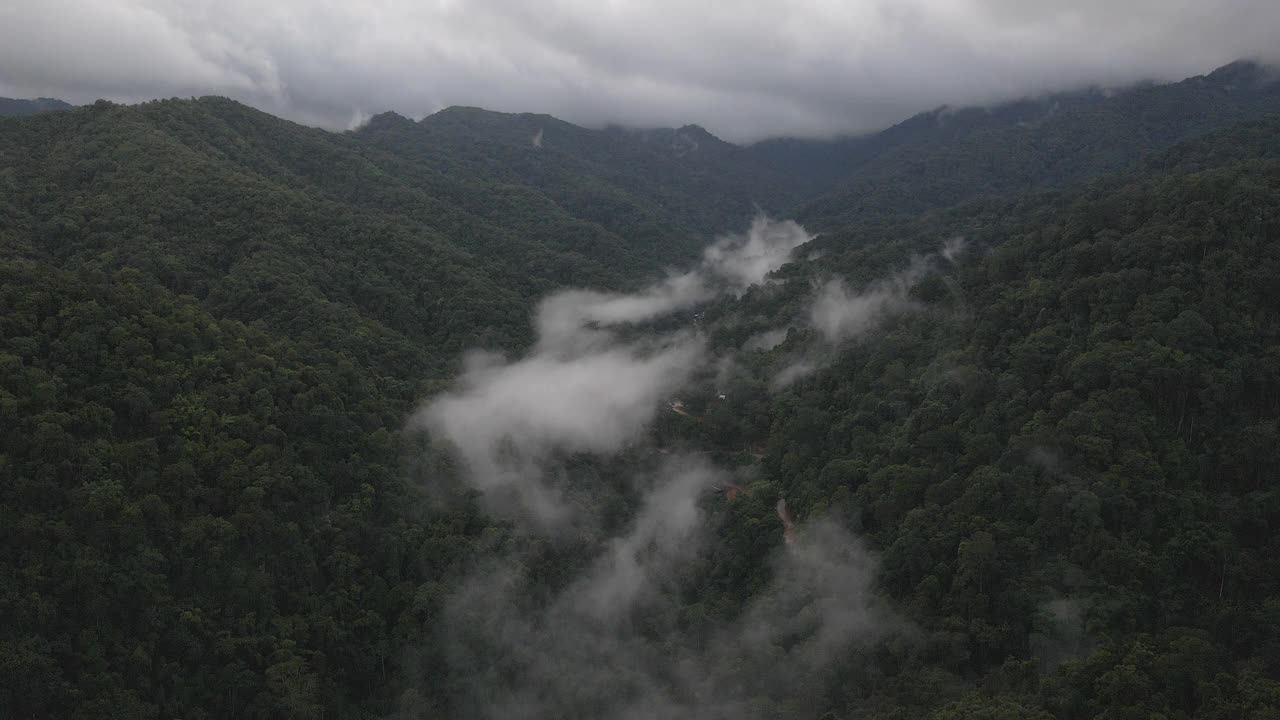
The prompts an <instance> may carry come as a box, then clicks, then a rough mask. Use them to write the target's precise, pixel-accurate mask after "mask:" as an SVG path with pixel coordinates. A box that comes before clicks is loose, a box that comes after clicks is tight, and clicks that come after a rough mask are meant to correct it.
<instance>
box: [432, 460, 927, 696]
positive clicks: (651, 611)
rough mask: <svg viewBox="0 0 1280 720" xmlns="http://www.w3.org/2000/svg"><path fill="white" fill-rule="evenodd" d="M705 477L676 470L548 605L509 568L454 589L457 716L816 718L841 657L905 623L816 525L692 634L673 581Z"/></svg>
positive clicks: (851, 548) (841, 543)
mask: <svg viewBox="0 0 1280 720" xmlns="http://www.w3.org/2000/svg"><path fill="white" fill-rule="evenodd" d="M695 467H696V466H695ZM685 472H688V471H685ZM693 472H694V473H698V472H703V473H711V472H715V471H711V470H707V469H705V468H704V469H702V470H694V471H693ZM707 481H708V479H707V478H706V477H696V476H695V477H692V478H690V477H689V476H687V475H685V474H684V473H682V472H676V473H675V474H673V475H672V476H671V477H670V478H669V479H668V480H666V481H665V482H664V483H663V484H661V485H660V486H659V490H658V494H657V496H658V497H659V498H660V499H657V500H653V499H651V502H650V503H649V504H648V505H647V506H646V508H645V510H644V511H642V512H641V514H640V517H639V519H638V520H637V522H636V524H635V526H634V528H633V529H632V530H631V531H630V532H629V533H628V534H627V535H626V536H624V537H622V538H619V539H618V540H616V541H614V542H613V543H612V544H611V545H610V547H609V548H608V549H607V550H606V551H605V552H604V553H602V555H601V556H600V557H599V558H598V559H597V561H596V562H595V563H594V564H593V565H592V567H591V569H590V570H589V571H588V572H587V573H586V574H585V575H584V576H583V577H582V578H580V579H579V580H578V581H577V582H575V583H573V584H571V585H570V586H569V587H567V588H566V589H565V590H564V591H563V592H561V593H559V594H558V595H556V596H555V597H554V598H553V599H552V600H551V601H550V602H548V603H547V604H546V605H543V606H537V607H529V606H528V604H527V603H525V602H522V600H521V592H522V591H521V587H522V584H521V580H522V578H521V577H518V576H515V575H513V574H512V569H511V567H510V566H504V567H502V568H499V569H495V570H493V571H492V572H490V573H488V574H484V575H481V576H478V577H476V578H474V579H473V582H472V583H471V584H470V585H469V586H468V587H467V588H466V589H465V590H464V591H462V592H460V593H459V594H457V595H456V596H455V597H454V598H453V602H452V603H451V604H450V605H449V608H448V610H447V615H448V623H447V624H448V627H450V628H453V629H454V630H453V632H451V633H450V636H449V640H448V642H449V649H450V653H451V661H452V663H453V664H454V666H455V667H456V668H459V669H464V670H465V671H466V673H467V677H468V681H467V683H466V697H464V698H461V699H460V700H459V702H460V704H461V707H462V710H463V711H464V712H465V713H466V715H467V716H468V717H484V718H492V719H494V720H511V719H515V718H522V719H526V720H542V719H544V718H545V719H550V718H562V717H601V718H604V717H608V718H630V719H633V720H658V719H663V720H666V719H671V720H721V719H723V720H730V719H731V718H732V719H735V720H736V719H738V718H745V719H747V720H751V719H754V718H761V719H763V718H767V717H775V716H777V714H778V713H779V711H781V710H784V709H785V710H786V711H789V712H793V713H794V712H801V713H803V712H805V711H810V712H811V711H812V710H813V709H814V708H815V707H817V706H818V705H820V703H821V702H822V699H823V698H822V695H821V692H822V688H823V686H824V683H825V682H826V680H827V679H828V677H829V673H830V671H831V669H832V667H833V665H834V664H835V663H836V662H838V661H839V660H841V659H843V658H845V657H848V655H849V654H850V653H852V652H857V651H858V650H859V649H861V648H866V647H868V646H870V645H872V644H874V643H875V642H877V641H879V640H881V639H883V638H885V637H886V636H887V635H889V634H891V633H894V632H897V631H899V630H901V629H902V628H903V625H902V623H901V621H900V620H898V619H897V618H896V616H895V615H894V614H893V613H892V612H890V611H889V610H888V609H887V608H885V607H884V606H883V604H882V602H881V601H880V600H879V598H878V597H877V596H876V594H875V593H874V589H873V588H874V578H875V570H876V568H875V561H874V559H873V558H872V557H871V556H870V555H869V554H868V553H867V551H866V550H865V549H864V548H863V547H862V545H861V543H859V542H858V541H857V540H856V539H854V538H853V537H851V536H850V535H849V534H848V533H846V532H845V531H844V530H842V529H841V528H839V527H838V526H837V525H836V524H835V523H833V522H831V521H829V520H819V521H817V522H814V523H812V524H810V525H806V526H801V527H800V528H799V529H798V530H797V532H796V533H795V538H794V540H792V541H791V542H789V543H787V544H785V545H783V544H781V543H779V545H778V548H777V551H776V554H775V556H774V558H773V561H772V580H771V581H770V582H769V584H768V586H767V587H765V588H764V589H763V590H762V591H760V592H759V593H758V594H757V595H756V596H755V598H754V600H753V601H752V602H751V604H750V605H749V606H748V607H747V608H746V610H745V611H744V612H743V613H742V614H741V615H739V616H738V617H737V618H736V619H735V620H733V621H732V622H729V623H727V624H726V625H724V626H723V627H720V628H718V629H716V630H714V631H712V632H711V633H710V634H709V635H705V636H690V635H687V634H686V633H685V632H684V631H683V630H682V629H681V627H680V624H679V622H678V619H677V618H678V602H677V600H676V596H675V594H674V593H673V592H672V588H671V587H670V585H671V584H672V583H673V579H674V578H676V577H678V576H679V574H680V573H681V572H682V571H684V570H685V569H686V568H687V567H688V565H689V564H690V560H691V559H692V558H693V557H694V556H695V555H696V553H697V550H698V548H699V547H701V540H702V537H701V536H702V535H703V534H704V533H705V532H706V530H707V528H706V526H705V522H706V518H704V517H703V516H702V514H701V513H700V512H699V511H698V510H697V507H696V505H695V504H693V503H692V502H691V499H692V498H691V497H690V491H691V490H695V489H696V488H697V487H699V486H700V485H703V483H705V482H707ZM672 508H675V509H677V512H676V513H675V517H674V519H672V518H671V517H670V516H667V515H666V513H668V512H669V511H670V510H671V509H672ZM654 510H661V512H660V513H658V515H657V516H658V517H663V519H662V520H661V521H659V522H655V521H654V520H653V518H654V517H655V514H654V512H653V511H654ZM780 535H781V531H779V537H778V538H777V539H778V540H779V541H780V540H781V537H780ZM485 658H497V659H498V660H497V661H496V662H486V661H485V660H484V659H485Z"/></svg>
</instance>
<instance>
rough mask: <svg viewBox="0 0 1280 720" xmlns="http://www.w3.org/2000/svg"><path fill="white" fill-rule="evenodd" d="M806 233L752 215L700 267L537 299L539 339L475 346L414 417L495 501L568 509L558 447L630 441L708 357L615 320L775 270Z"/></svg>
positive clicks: (645, 314) (541, 510)
mask: <svg viewBox="0 0 1280 720" xmlns="http://www.w3.org/2000/svg"><path fill="white" fill-rule="evenodd" d="M810 237H811V236H810V235H809V234H808V233H806V232H805V231H804V228H802V227H800V226H799V225H797V224H796V223H794V222H791V221H781V222H779V221H774V220H770V219H768V218H764V217H758V218H756V219H755V220H754V221H753V222H752V224H751V227H750V229H749V230H748V231H747V232H746V233H744V234H741V235H728V236H725V237H722V238H720V239H718V240H717V241H716V242H715V243H714V244H712V245H711V246H710V247H709V248H707V250H706V252H705V254H704V257H703V259H702V262H701V263H700V264H699V266H698V267H697V268H695V269H694V270H691V271H689V272H686V273H681V274H672V275H671V276H669V277H668V278H666V279H665V280H663V281H661V282H658V283H655V284H653V285H651V286H650V287H648V288H645V289H643V290H641V291H638V292H635V293H606V292H597V291H590V290H568V291H564V292H561V293H557V294H555V295H552V296H551V297H548V298H547V299H545V300H544V301H542V303H541V304H540V305H539V306H538V310H537V312H536V314H535V317H534V325H535V327H536V329H537V331H538V340H537V342H536V344H535V345H534V347H533V348H532V350H531V351H530V352H529V353H528V354H527V355H525V356H524V357H522V358H518V359H515V360H507V359H505V358H503V357H500V356H496V355H493V354H490V353H483V352H473V353H472V354H471V355H470V356H469V357H468V359H467V362H466V365H465V368H464V371H463V372H462V374H461V376H460V377H459V378H458V380H457V381H456V383H455V386H454V387H453V389H451V390H450V391H449V392H446V393H444V394H442V395H441V396H439V397H437V398H434V399H433V400H432V401H431V402H430V403H429V404H428V405H427V406H426V407H425V408H424V409H423V410H422V412H421V413H420V414H419V415H418V418H417V422H418V423H419V424H420V425H421V426H424V427H426V428H427V429H428V430H429V431H430V432H431V434H432V436H433V437H434V438H435V439H437V440H438V441H441V442H443V443H445V444H447V445H449V446H450V447H452V448H453V449H454V450H455V451H456V452H457V454H458V456H459V458H460V459H461V461H462V465H463V467H464V470H465V472H464V475H465V477H466V479H467V480H468V481H469V482H471V483H472V484H473V486H475V487H476V488H477V489H479V490H481V491H482V492H484V493H485V494H486V496H487V497H488V499H489V500H490V501H491V502H495V503H499V504H507V505H515V506H518V509H519V510H521V511H522V512H527V513H529V514H530V515H531V516H532V517H533V518H535V519H536V520H538V521H539V522H541V523H544V524H545V523H552V522H555V521H557V520H560V519H563V516H564V514H565V513H566V512H568V510H567V508H566V506H565V504H564V503H563V501H562V499H561V497H560V493H559V491H558V489H557V488H556V487H555V483H554V474H552V473H549V472H547V466H548V464H549V463H551V462H552V461H554V459H556V458H557V457H560V456H562V455H564V454H566V453H580V452H585V453H592V454H596V455H609V454H612V453H616V452H618V451H620V450H622V449H623V448H625V447H626V446H627V445H628V444H630V443H632V442H634V441H635V440H636V439H637V438H639V437H640V436H641V434H642V431H643V430H644V428H645V427H646V425H647V424H648V423H649V422H651V421H652V419H653V417H654V415H655V414H656V412H657V411H658V409H659V404H660V400H661V399H662V398H664V397H669V396H671V395H672V393H674V392H675V391H676V390H678V389H679V388H680V387H681V386H683V385H684V384H685V383H686V382H687V381H688V380H689V378H690V377H691V376H692V374H693V373H694V372H695V371H696V370H698V369H699V368H700V367H702V366H703V365H704V363H706V362H707V361H708V358H707V357H706V353H705V340H704V339H703V338H702V336H700V335H699V334H697V333H696V332H693V331H690V330H678V331H675V332H665V333H653V332H632V333H628V334H622V333H620V332H619V331H620V329H622V328H624V327H627V326H630V327H633V328H634V327H642V326H643V325H644V324H645V323H649V322H652V321H654V320H656V319H658V318H661V317H664V316H668V315H670V314H672V313H675V312H678V311H681V310H687V309H690V308H692V307H694V306H696V305H698V304H699V303H703V302H706V301H708V300H710V299H712V298H714V297H716V296H717V295H720V294H725V293H738V292H741V291H743V290H745V289H746V288H748V287H750V286H751V285H753V284H756V283H759V282H762V281H763V280H764V279H765V277H766V276H767V275H768V274H769V273H770V272H772V271H773V270H776V269H778V268H779V267H781V266H782V265H783V264H784V263H785V262H786V261H787V259H788V258H789V257H790V253H791V251H792V250H794V249H795V248H796V247H798V246H799V245H801V244H803V243H805V242H807V241H808V240H809V239H810Z"/></svg>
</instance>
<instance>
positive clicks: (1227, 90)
mask: <svg viewBox="0 0 1280 720" xmlns="http://www.w3.org/2000/svg"><path fill="white" fill-rule="evenodd" d="M1274 112H1280V75H1277V74H1276V72H1275V71H1274V70H1273V69H1271V68H1267V67H1264V66H1261V65H1258V64H1255V63H1248V62H1239V63H1233V64H1231V65H1228V66H1225V67H1223V68H1220V69H1218V70H1216V71H1214V72H1213V73H1210V74H1209V75H1205V76H1200V77H1194V78H1188V79H1187V80H1184V81H1182V82H1179V83H1173V84H1169V85H1150V86H1141V87H1137V88H1133V89H1129V90H1126V91H1122V92H1103V91H1100V90H1091V91H1083V92H1078V93H1066V94H1057V95H1050V96H1047V97H1044V98H1040V99H1032V100H1025V101H1021V102H1016V103H1011V104H1006V105H1001V106H997V107H993V108H945V107H944V108H939V109H938V110H935V111H933V112H929V113H924V114H921V115H917V116H915V117H913V118H911V119H909V120H907V121H905V122H903V123H900V124H899V125H896V126H894V127H892V128H889V129H887V130H885V131H883V132H881V133H879V134H877V135H875V136H873V137H871V138H867V139H865V140H864V141H863V142H861V143H860V144H859V145H858V146H857V147H858V150H857V156H856V157H855V158H854V160H853V162H852V164H851V165H850V166H849V167H848V168H847V169H846V172H845V173H844V175H843V177H842V178H841V179H840V180H839V185H838V187H837V188H835V189H833V190H832V191H831V192H829V193H826V194H825V195H824V196H822V197H820V198H818V199H816V200H813V201H811V202H810V203H808V204H807V205H806V206H805V207H804V208H803V209H801V210H799V211H798V212H797V217H798V218H800V219H801V220H803V221H804V222H806V223H809V224H811V225H813V226H815V228H816V229H820V230H826V229H831V228H836V227H842V226H850V225H857V224H864V223H867V222H871V221H879V220H881V219H884V218H892V217H895V216H901V215H903V214H910V213H917V212H920V211H923V210H926V209H928V208H932V207H942V206H946V205H951V204H954V203H957V202H960V201H962V200H965V199H968V198H971V197H974V196H977V195H982V194H998V193H1009V192H1028V191H1033V190H1036V189H1040V188H1046V187H1061V186H1063V185H1066V184H1069V183H1072V182H1077V181H1080V180H1083V179H1086V178H1089V177H1093V176H1097V175H1102V174H1105V173H1111V172H1117V171H1120V170H1123V169H1125V168H1126V167H1128V166H1129V165H1131V164H1132V163H1134V162H1136V161H1137V160H1138V159H1139V158H1141V157H1143V156H1144V155H1147V154H1149V153H1152V152H1156V151H1159V150H1162V149H1164V148H1167V147H1169V146H1170V145H1173V144H1175V143H1177V142H1180V141H1182V140H1186V139H1190V138H1192V137H1195V136H1197V135H1200V134H1203V133H1206V132H1210V131H1212V130H1215V129H1218V128H1222V127H1226V126H1228V125H1230V124H1232V123H1235V122H1238V121H1241V120H1247V119H1248V118H1251V117H1256V116H1258V115H1259V114H1265V113H1274Z"/></svg>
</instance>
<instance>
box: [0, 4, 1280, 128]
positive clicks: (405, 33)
mask: <svg viewBox="0 0 1280 720" xmlns="http://www.w3.org/2000/svg"><path fill="white" fill-rule="evenodd" d="M1278 33H1280V2H1276V0H1218V1H1216V2H1204V0H1073V1H1072V2H1062V1H1061V0H830V1H826V0H808V1H806V2H798V1H795V0H760V1H759V2H752V3H687V2H677V1H675V0H651V1H646V2H640V1H639V0H617V1H616V2H604V3H602V2H598V1H595V0H539V1H538V2H532V1H531V0H473V1H470V2H468V1H465V0H367V1H366V2H359V3H354V2H331V1H324V2H311V1H308V0H272V1H271V2H266V3H262V2H256V1H254V2H251V1H250V0H0V95H8V96H17V97H31V96H36V95H44V96H54V97H60V98H62V99H65V100H68V101H71V102H89V101H91V100H93V99H95V98H98V97H106V98H108V99H113V100H117V101H137V100H142V99H148V98H153V97H169V96H189V95H205V94H221V95H229V96H232V97H235V98H237V99H240V100H243V101H245V102H248V103H250V104H253V105H256V106H258V107H260V108H262V109H264V110H267V111H269V112H273V113H276V114H280V115H283V116H286V117H289V118H292V119H294V120H298V121H300V122H305V123H309V124H318V125H323V126H326V127H331V128H340V127H345V126H347V125H348V124H350V123H351V121H352V118H355V117H360V116H365V115H367V114H370V113H374V112H379V111H382V110H395V111H398V112H400V113H401V114H404V115H409V116H415V117H420V116H422V115H426V114H429V113H431V112H435V111H437V110H440V109H442V108H444V107H447V106H450V105H476V106H481V107H485V108H489V109H492V110H503V111H512V112H517V111H518V112H546V113H551V114H554V115H556V116H558V117H561V118H564V119H566V120H570V121H573V122H577V123H580V124H585V125H598V124H602V123H607V122H617V123H621V124H625V125H634V126H675V125H680V124H684V123H690V122H694V123H700V124H702V125H705V126H706V127H708V128H709V129H711V130H712V131H713V132H715V133H717V134H719V135H721V136H723V137H725V138H727V139H731V140H737V141H745V140H752V139H756V138H760V137H764V136H770V135H779V134H791V135H828V134H832V133H837V132H856V131H862V130H868V129H874V128H878V127H883V126H885V125H888V124H891V123H893V122H895V121H897V120H900V119H902V118H904V117H906V116H909V115H911V114H913V113H914V112H917V111H920V110H926V109H930V108H933V107H936V106H938V105H940V104H953V105H960V104H981V103H987V102H992V101H998V100H1004V99H1011V98H1015V97H1019V96H1023V95H1027V94H1036V93H1039V92H1043V91H1046V90H1058V89H1068V88H1072V87H1079V86H1083V85H1089V84H1098V85H1103V86H1115V85H1121V84H1125V83H1129V82H1132V81H1136V80H1141V79H1156V80H1173V79H1179V78H1182V77H1185V76H1188V75H1195V74H1201V73H1205V72H1208V71H1210V70H1212V69H1213V68H1215V67H1217V66H1219V65H1222V64H1224V63H1227V62H1230V61H1232V60H1235V59H1239V58H1261V59H1265V60H1275V59H1277V55H1280V48H1277V44H1276V43H1275V41H1274V39H1275V37H1276V36H1277V34H1278ZM1268 54H1269V55H1268Z"/></svg>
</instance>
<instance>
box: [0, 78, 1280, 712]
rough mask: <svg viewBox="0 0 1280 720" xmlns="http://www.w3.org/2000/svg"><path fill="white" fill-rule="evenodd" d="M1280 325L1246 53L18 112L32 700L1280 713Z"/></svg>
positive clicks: (263, 707) (43, 704) (10, 641)
mask: <svg viewBox="0 0 1280 720" xmlns="http://www.w3.org/2000/svg"><path fill="white" fill-rule="evenodd" d="M6 102H7V101H6ZM5 107H7V105H6V106H5ZM0 114H17V113H9V112H8V111H7V110H6V111H5V112H0ZM757 216H761V217H758V218H757V219H756V220H755V221H754V222H753V220H752V218H753V217H757ZM763 216H772V217H774V218H784V217H795V218H796V219H797V220H798V221H799V222H800V223H802V225H796V224H794V223H787V222H781V221H776V220H770V219H768V218H767V217H763ZM568 289H575V291H573V292H568V293H566V292H565V291H566V290H568ZM1278 302H1280V83H1277V82H1276V81H1275V76H1274V75H1272V74H1268V72H1266V71H1264V70H1263V69H1261V68H1259V67H1257V66H1255V65H1251V64H1247V63H1237V64H1233V65H1230V66H1227V67H1225V68H1222V69H1220V70H1218V71H1216V72H1214V73H1212V74H1210V75H1207V76H1204V77H1199V78H1192V79H1189V80H1186V81H1184V82H1181V83H1175V84H1171V85H1159V86H1145V87H1140V88H1134V89H1131V90H1128V91H1124V92H1120V93H1101V92H1080V93H1073V94H1067V95H1060V96H1051V97H1048V98H1040V99H1032V100H1027V101H1024V102H1020V103H1015V104H1012V105H1008V106H1002V107H998V108H986V109H940V110H938V111H936V112H932V113H926V114H923V115H920V116H917V117H915V118H912V119H910V120H908V121H906V122H904V123H902V124H900V125H898V126H895V127H893V128H890V129H888V130H886V131H884V132H881V133H877V134H874V135H870V136H865V137H858V138H841V139H836V140H831V141H823V142H819V141H796V140H777V141H767V142H764V143H759V144H756V145H751V146H745V147H742V146H736V145H732V144H729V143H725V142H722V141H720V140H718V139H717V138H715V137H714V136H712V135H711V134H710V133H707V132H706V131H705V130H703V129H701V128H698V127H696V126H686V127H683V128H679V129H668V130H645V131H637V130H628V129H621V128H607V129H603V130H589V129H584V128H580V127H577V126H574V125H571V124H568V123H564V122H562V121H559V120H556V119H555V118H552V117H549V116H545V115H507V114H501V113H492V112H487V111H484V110H479V109H474V108H451V109H449V110H446V111H443V112H440V113H437V114H436V115H432V116H429V117H427V118H425V119H423V120H422V121H418V122H414V121H412V120H409V119H407V118H403V117H400V116H398V115H394V114H390V113H388V114H383V115H378V116H375V117H373V118H372V119H371V120H370V121H369V122H368V123H367V124H366V125H365V126H364V127H361V128H359V129H357V130H354V131H350V132H346V133H330V132H326V131H322V130H317V129H312V128H306V127H302V126H299V125H295V124H292V123H289V122H285V121H283V120H279V119H277V118H274V117H272V116H270V115H267V114H264V113H261V112H258V111H256V110H253V109H251V108H248V107H245V106H243V105H240V104H238V103H235V102H233V101H230V100H226V99H221V98H201V99H193V100H166V101H157V102H151V103H144V104H141V105H136V106H121V105H114V104H111V103H107V102H99V103H96V104H94V105H92V106H87V107H83V108H76V109H71V110H67V111H64V112H55V113H43V114H38V115H29V116H22V117H0V367H2V368H3V372H2V373H0V421H2V423H3V427H4V428H5V432H4V434H3V436H0V617H4V618H5V622H4V623H0V677H3V678H5V682H4V683H0V717H14V718H31V717H71V718H99V717H119V718H169V717H185V718H223V717H251V718H274V717H293V718H304V717H316V718H318V717H344V718H345V717H354V718H361V717H363V718H385V717H404V718H411V717H412V718H417V717H546V718H551V717H582V718H590V717H615V716H618V717H622V716H627V717H676V718H680V717H690V718H693V717H698V718H718V717H759V718H765V717H770V718H772V717H795V718H824V717H829V718H845V717H868V718H886V719H887V718H915V717H929V718H937V719H938V720H952V719H960V718H968V719H974V720H977V719H984V720H986V719H991V720H996V719H999V720H1004V719H1005V718H1092V717H1106V718H1149V717H1164V718H1192V717H1196V718H1222V719H1227V718H1258V719H1262V718H1275V717H1280V574H1278V573H1277V572H1276V568H1277V564H1276V560H1275V558H1276V557H1278V556H1280V536H1278V535H1277V533H1276V530H1277V528H1280V490H1278V489H1277V487H1276V483H1275V482H1274V479H1275V478H1274V476H1275V472H1276V468H1277V467H1280V456H1278V455H1277V453H1278V450H1277V448H1280V428H1278V427H1277V417H1280V321H1278V320H1277V318H1280V307H1278V306H1277V303H1278ZM540 303H541V304H540ZM473 351H485V352H486V353H487V354H485V355H479V354H477V353H475V352H473ZM587 370H590V372H591V373H592V374H590V375H588V374H587V372H586V371H587ZM472 421H474V422H472ZM468 423H470V424H468ZM477 468H483V470H484V472H477ZM530 477H533V478H534V480H533V482H532V483H530V482H529V478H530ZM531 509H537V510H538V512H532V511H531ZM531 518H533V520H531ZM619 588H629V589H627V590H626V591H625V592H623V591H622V590H620V589H619ZM619 593H621V594H619ZM628 713H629V714H628Z"/></svg>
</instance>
